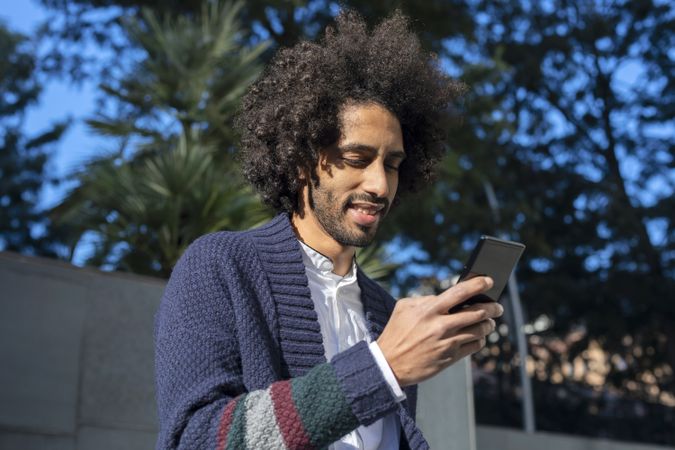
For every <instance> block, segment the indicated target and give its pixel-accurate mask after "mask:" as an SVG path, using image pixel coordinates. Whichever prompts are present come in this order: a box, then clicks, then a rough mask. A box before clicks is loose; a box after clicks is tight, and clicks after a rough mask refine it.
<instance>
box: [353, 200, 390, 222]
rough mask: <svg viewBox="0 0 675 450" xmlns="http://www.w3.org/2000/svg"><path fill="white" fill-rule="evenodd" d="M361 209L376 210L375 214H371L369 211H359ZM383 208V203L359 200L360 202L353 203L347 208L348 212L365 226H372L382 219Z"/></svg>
mask: <svg viewBox="0 0 675 450" xmlns="http://www.w3.org/2000/svg"><path fill="white" fill-rule="evenodd" d="M359 209H362V210H374V214H369V213H367V212H363V211H359ZM383 209H384V206H383V205H378V204H374V203H365V202H358V203H353V204H351V205H350V206H349V207H348V208H347V214H348V215H349V217H351V219H352V220H353V221H354V222H356V223H357V224H358V225H361V226H364V227H372V226H374V225H376V224H377V223H378V222H379V221H380V218H381V217H382V211H383Z"/></svg>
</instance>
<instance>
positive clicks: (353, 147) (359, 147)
mask: <svg viewBox="0 0 675 450" xmlns="http://www.w3.org/2000/svg"><path fill="white" fill-rule="evenodd" d="M338 149H339V150H340V151H341V152H349V151H361V152H362V151H366V152H368V153H377V148H375V147H372V146H370V145H366V144H358V143H354V144H347V145H343V146H341V147H338ZM387 157H393V158H400V159H401V160H404V159H405V158H406V154H405V152H404V151H403V150H392V151H390V152H389V153H388V154H387Z"/></svg>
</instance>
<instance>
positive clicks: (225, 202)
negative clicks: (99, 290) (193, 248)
mask: <svg viewBox="0 0 675 450" xmlns="http://www.w3.org/2000/svg"><path fill="white" fill-rule="evenodd" d="M240 6H241V4H231V3H222V4H221V3H212V4H209V5H206V4H205V5H204V7H203V10H202V12H201V14H199V15H197V16H195V17H184V16H178V17H176V18H172V17H169V16H164V17H160V16H158V15H156V14H155V13H153V12H152V11H150V10H144V11H143V14H142V16H141V17H142V19H134V18H128V19H127V20H126V22H125V24H124V30H125V32H126V33H127V34H128V38H129V40H130V42H132V43H133V44H134V45H135V48H136V49H137V51H141V52H142V57H141V58H140V59H139V62H138V63H137V64H136V65H134V66H133V67H132V68H131V70H130V71H129V73H126V74H123V76H121V77H120V78H119V79H113V80H111V82H110V83H104V84H102V85H101V89H102V90H103V92H104V93H105V95H106V96H107V97H108V102H107V103H106V106H108V107H109V108H108V110H106V109H104V110H102V111H100V112H99V113H98V114H97V116H96V117H94V118H92V119H90V120H89V121H88V123H89V125H90V127H91V128H92V129H93V130H95V131H97V132H98V133H100V134H102V135H106V136H109V137H111V138H113V139H115V140H116V141H117V142H118V143H119V146H118V148H117V149H116V150H115V151H114V152H112V153H110V154H104V155H103V156H100V157H97V158H95V159H94V160H93V161H91V162H90V163H89V164H87V165H86V166H85V167H84V168H83V169H82V170H81V171H79V172H78V173H76V174H74V177H75V178H76V179H77V180H78V181H79V183H78V186H77V187H76V188H75V189H74V190H73V191H71V192H70V193H69V194H68V195H67V197H66V198H65V200H64V201H63V202H62V203H61V204H59V205H58V206H57V207H55V208H54V209H53V210H52V212H51V216H52V217H53V218H54V220H55V221H56V222H57V223H59V224H62V225H64V226H68V228H69V229H70V230H71V233H72V235H71V240H72V242H78V241H80V240H81V239H82V236H83V235H84V234H85V233H87V232H89V233H90V236H91V235H92V234H93V236H91V239H92V240H93V242H94V244H95V247H96V250H95V252H94V253H93V254H92V255H91V256H90V257H89V260H88V261H87V262H88V263H89V264H94V265H98V266H108V267H114V268H116V269H120V270H129V271H132V272H136V273H143V274H154V275H160V276H164V277H167V276H168V275H169V274H170V273H171V269H172V267H173V266H174V264H175V263H176V261H177V259H178V257H179V256H180V255H181V254H182V253H183V251H184V250H185V248H186V247H187V246H188V245H189V244H190V243H191V242H192V241H193V240H195V239H196V238H197V237H199V236H201V235H203V234H205V233H209V232H214V231H219V230H228V229H229V230H238V229H245V228H249V227H252V226H254V225H256V224H259V223H261V222H263V221H265V220H266V219H268V218H270V217H271V212H270V211H268V210H267V209H266V208H264V207H263V206H262V205H261V203H260V202H259V201H258V199H257V197H256V196H255V195H254V194H253V193H252V192H251V189H250V188H249V187H248V186H247V185H245V184H244V183H243V181H242V179H241V177H240V175H239V173H238V171H237V169H236V164H235V162H234V160H233V155H232V148H233V147H232V146H233V137H232V129H231V123H232V118H233V114H234V111H235V110H236V107H237V104H238V99H239V98H240V97H241V95H242V93H243V91H244V89H245V88H246V87H247V86H248V84H249V83H250V82H251V81H252V80H253V79H254V77H255V76H256V75H257V73H258V71H259V69H260V63H259V62H258V55H259V54H260V53H261V51H262V50H264V48H265V46H264V45H257V46H253V47H250V48H248V47H242V46H240V45H238V44H237V43H236V42H235V38H236V36H237V34H238V33H239V24H238V22H237V13H238V11H239V9H240ZM111 100H112V101H111Z"/></svg>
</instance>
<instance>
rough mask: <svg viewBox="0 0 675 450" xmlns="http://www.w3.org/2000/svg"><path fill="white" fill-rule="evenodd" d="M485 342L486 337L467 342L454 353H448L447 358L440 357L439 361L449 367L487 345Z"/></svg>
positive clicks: (443, 365)
mask: <svg viewBox="0 0 675 450" xmlns="http://www.w3.org/2000/svg"><path fill="white" fill-rule="evenodd" d="M485 344H486V340H485V338H481V339H478V340H474V341H471V342H467V343H466V344H463V345H461V346H460V347H458V348H457V349H456V350H455V351H454V352H453V353H451V354H448V355H447V357H446V358H443V359H439V361H438V362H439V364H440V365H441V366H442V367H443V368H445V367H448V366H450V365H452V364H454V363H456V362H457V361H459V360H460V359H462V358H464V357H466V356H469V355H473V354H474V353H476V352H477V351H479V350H480V349H482V348H483V347H485Z"/></svg>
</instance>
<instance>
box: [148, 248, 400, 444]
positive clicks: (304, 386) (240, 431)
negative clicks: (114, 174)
mask: <svg viewBox="0 0 675 450" xmlns="http://www.w3.org/2000/svg"><path fill="white" fill-rule="evenodd" d="M213 271H214V268H213V267H212V265H210V264H208V263H206V264H205V263H204V257H203V255H201V254H195V251H193V250H190V249H188V251H187V252H186V254H185V255H184V256H183V257H182V258H181V260H180V261H179V263H178V264H177V265H176V268H175V269H174V272H173V274H172V276H171V279H170V280H169V283H168V285H167V288H166V290H165V294H164V297H163V299H162V303H161V305H160V309H159V311H158V313H157V316H156V323H155V350H156V351H155V370H156V388H157V401H158V407H159V408H158V410H159V422H160V431H159V438H158V442H157V448H158V449H190V450H193V449H217V450H221V449H277V448H278V449H312V448H323V447H326V446H327V445H329V444H331V443H333V442H335V441H336V440H338V439H339V438H340V437H342V436H344V435H345V434H347V433H348V432H350V431H352V430H354V429H355V428H357V427H358V426H359V425H362V424H365V425H367V424H370V423H372V422H374V421H375V420H377V419H379V418H381V417H383V416H384V415H386V414H388V413H390V412H392V411H395V410H396V409H397V403H396V400H395V399H394V397H393V396H392V395H391V393H390V391H389V388H388V386H387V384H386V381H385V380H384V378H383V376H382V373H381V371H380V369H379V367H378V365H377V363H376V361H375V359H374V358H373V356H372V353H371V352H370V350H369V348H368V345H367V344H366V343H365V342H361V343H359V344H357V345H355V346H354V347H352V348H350V349H348V350H346V351H344V352H342V353H340V354H338V355H336V356H335V357H334V358H333V359H332V360H331V361H330V362H329V363H324V364H319V365H317V366H315V367H313V368H312V369H311V370H309V372H307V373H306V374H305V375H303V376H300V377H296V378H292V379H289V380H282V381H277V382H274V383H271V384H270V385H268V386H264V387H262V388H260V389H256V390H251V391H249V390H247V388H246V386H245V382H244V379H243V375H242V362H241V358H242V355H241V354H240V353H241V348H242V346H241V345H240V342H238V338H237V336H236V333H234V332H233V330H234V324H233V323H228V320H231V319H228V318H230V317H231V316H232V314H228V313H227V311H224V312H223V311H217V310H212V311H208V309H212V308H208V307H207V306H208V305H213V304H216V303H213V302H215V301H216V297H217V298H218V299H219V300H218V301H217V302H218V304H220V305H221V308H220V309H221V310H222V309H227V307H231V303H230V302H229V300H228V299H227V297H228V295H229V294H228V292H227V286H226V285H225V284H223V283H222V282H219V281H218V279H217V277H215V276H214V275H215V274H214V273H213ZM223 299H224V300H225V301H223ZM223 303H225V304H226V305H229V306H225V307H224V308H223V307H222V305H223ZM205 305H206V306H205ZM204 308H206V309H204Z"/></svg>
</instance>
